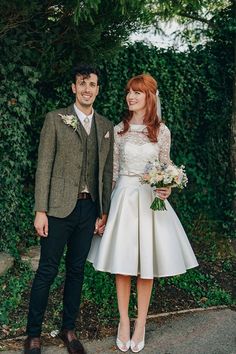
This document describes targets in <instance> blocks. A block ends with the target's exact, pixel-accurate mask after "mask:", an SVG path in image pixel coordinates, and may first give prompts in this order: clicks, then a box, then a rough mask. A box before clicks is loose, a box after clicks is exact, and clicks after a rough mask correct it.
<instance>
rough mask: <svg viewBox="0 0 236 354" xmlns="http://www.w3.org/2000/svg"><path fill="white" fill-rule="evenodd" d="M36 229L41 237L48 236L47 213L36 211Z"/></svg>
mask: <svg viewBox="0 0 236 354" xmlns="http://www.w3.org/2000/svg"><path fill="white" fill-rule="evenodd" d="M34 227H35V229H36V231H37V234H38V235H39V236H41V237H47V236H48V217H47V214H46V213H45V211H36V215H35V219H34Z"/></svg>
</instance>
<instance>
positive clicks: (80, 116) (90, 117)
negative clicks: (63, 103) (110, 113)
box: [74, 104, 94, 129]
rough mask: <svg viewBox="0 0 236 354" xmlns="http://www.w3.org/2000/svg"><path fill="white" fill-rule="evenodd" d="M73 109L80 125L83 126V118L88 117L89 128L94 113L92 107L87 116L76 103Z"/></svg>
mask: <svg viewBox="0 0 236 354" xmlns="http://www.w3.org/2000/svg"><path fill="white" fill-rule="evenodd" d="M74 109H75V113H76V115H77V117H78V118H79V120H80V121H81V123H82V125H83V126H84V120H85V118H86V117H88V119H89V124H90V126H89V129H91V125H92V119H93V114H94V109H93V108H92V113H91V114H89V115H88V116H86V114H84V113H83V112H82V111H81V110H80V109H79V108H78V107H77V106H76V104H74Z"/></svg>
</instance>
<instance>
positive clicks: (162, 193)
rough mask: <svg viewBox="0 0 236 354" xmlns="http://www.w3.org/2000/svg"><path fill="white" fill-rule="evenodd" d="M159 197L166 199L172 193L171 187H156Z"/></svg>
mask: <svg viewBox="0 0 236 354" xmlns="http://www.w3.org/2000/svg"><path fill="white" fill-rule="evenodd" d="M155 192H156V194H157V197H158V198H160V199H162V200H165V199H167V198H168V197H169V196H170V195H171V187H162V188H157V189H155Z"/></svg>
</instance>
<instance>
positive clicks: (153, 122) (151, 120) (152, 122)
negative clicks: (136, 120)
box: [119, 74, 161, 142]
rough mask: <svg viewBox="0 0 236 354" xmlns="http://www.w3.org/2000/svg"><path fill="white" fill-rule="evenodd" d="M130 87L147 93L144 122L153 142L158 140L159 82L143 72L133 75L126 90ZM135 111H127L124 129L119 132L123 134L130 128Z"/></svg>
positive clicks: (159, 119)
mask: <svg viewBox="0 0 236 354" xmlns="http://www.w3.org/2000/svg"><path fill="white" fill-rule="evenodd" d="M130 89H132V90H133V91H140V92H144V93H145V94H146V105H145V106H146V112H145V116H144V120H143V123H144V124H145V125H146V127H147V136H148V138H149V139H150V141H151V142H156V141H157V135H158V134H157V133H158V131H159V127H160V123H161V118H160V117H158V115H157V98H156V93H157V82H156V80H155V79H154V78H153V77H152V76H151V75H147V74H141V75H138V76H134V77H132V78H131V79H130V80H129V81H128V83H127V86H126V92H128V91H129V90H130ZM133 114H134V112H132V111H129V110H128V111H127V113H126V115H125V116H124V118H123V123H124V129H123V130H122V131H120V132H119V134H121V135H123V134H125V133H126V132H127V131H128V130H129V122H130V120H131V118H132V117H133Z"/></svg>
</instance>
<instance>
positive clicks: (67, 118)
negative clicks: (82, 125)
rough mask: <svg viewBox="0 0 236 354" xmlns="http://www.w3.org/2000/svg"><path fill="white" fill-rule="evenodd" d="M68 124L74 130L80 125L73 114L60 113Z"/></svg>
mask: <svg viewBox="0 0 236 354" xmlns="http://www.w3.org/2000/svg"><path fill="white" fill-rule="evenodd" d="M58 115H59V116H60V117H61V119H62V120H63V122H64V123H65V124H66V125H70V126H71V127H72V128H73V129H74V130H76V129H77V127H78V120H77V118H76V117H75V116H74V115H73V114H58Z"/></svg>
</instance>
